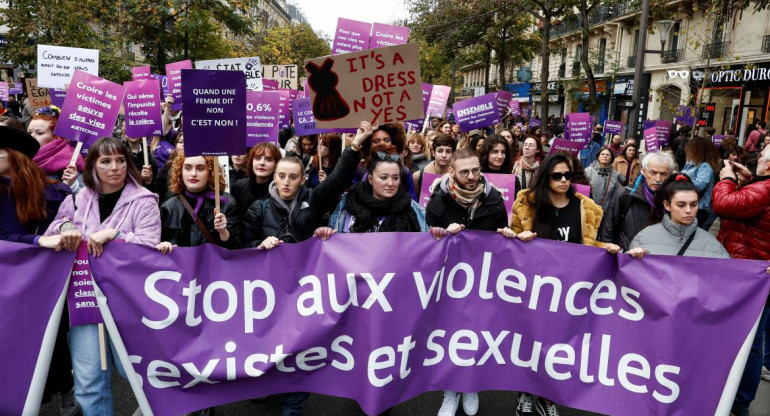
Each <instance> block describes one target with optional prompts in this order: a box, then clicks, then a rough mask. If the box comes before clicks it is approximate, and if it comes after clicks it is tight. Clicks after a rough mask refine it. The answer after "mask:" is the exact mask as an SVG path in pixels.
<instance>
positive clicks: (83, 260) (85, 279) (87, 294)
mask: <svg viewBox="0 0 770 416" xmlns="http://www.w3.org/2000/svg"><path fill="white" fill-rule="evenodd" d="M67 307H68V310H69V314H70V316H69V318H70V326H78V325H88V324H100V323H102V322H103V321H102V315H101V314H100V313H99V307H98V305H97V304H96V294H95V293H94V284H93V278H92V276H91V267H89V264H88V243H87V242H85V241H83V242H82V243H80V246H79V247H78V251H77V252H76V253H75V262H74V264H73V265H72V273H71V274H70V284H69V285H68V286H67Z"/></svg>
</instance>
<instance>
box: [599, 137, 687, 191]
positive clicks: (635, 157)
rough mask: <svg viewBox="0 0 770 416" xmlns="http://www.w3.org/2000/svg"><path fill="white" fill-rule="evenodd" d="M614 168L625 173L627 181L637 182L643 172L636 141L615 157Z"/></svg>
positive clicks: (620, 173) (621, 173)
mask: <svg viewBox="0 0 770 416" xmlns="http://www.w3.org/2000/svg"><path fill="white" fill-rule="evenodd" d="M612 169H614V170H615V172H617V173H618V174H619V175H623V177H624V178H626V183H634V182H636V178H638V177H639V174H640V173H641V172H642V162H641V161H639V152H638V149H637V147H636V143H627V144H626V146H625V147H624V148H623V153H621V154H619V155H618V156H617V157H615V160H614V161H613V162H612ZM672 172H673V171H672Z"/></svg>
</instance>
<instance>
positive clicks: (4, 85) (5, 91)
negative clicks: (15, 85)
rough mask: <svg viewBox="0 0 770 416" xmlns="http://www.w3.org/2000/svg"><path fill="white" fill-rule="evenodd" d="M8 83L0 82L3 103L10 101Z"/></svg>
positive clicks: (0, 97) (0, 96)
mask: <svg viewBox="0 0 770 416" xmlns="http://www.w3.org/2000/svg"><path fill="white" fill-rule="evenodd" d="M10 95H11V94H10V92H9V88H8V83H7V82H0V100H1V101H8V98H9V96H10Z"/></svg>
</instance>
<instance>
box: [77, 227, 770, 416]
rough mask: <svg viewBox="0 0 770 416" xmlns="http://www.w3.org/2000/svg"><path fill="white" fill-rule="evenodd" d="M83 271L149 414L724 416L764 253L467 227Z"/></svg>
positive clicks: (97, 263) (122, 250) (136, 251)
mask: <svg viewBox="0 0 770 416" xmlns="http://www.w3.org/2000/svg"><path fill="white" fill-rule="evenodd" d="M383 252H387V253H388V255H387V256H383V255H382V253H383ZM341 253H355V254H356V255H355V256H349V255H344V254H341ZM287 259H303V261H294V262H291V267H287V261H288V260H287ZM395 259H397V260H396V261H394V260H395ZM91 267H92V270H93V272H94V278H95V283H96V289H97V298H98V300H99V305H100V308H101V310H102V312H103V314H104V317H105V324H106V326H107V328H108V330H109V332H110V336H111V339H112V341H113V342H114V344H115V346H116V349H117V350H118V351H119V352H118V355H119V357H120V358H121V360H122V362H123V364H124V367H125V369H126V371H127V373H128V380H129V381H130V382H131V384H132V387H133V389H134V393H135V395H136V397H137V401H138V402H139V405H140V407H141V409H142V411H143V412H144V413H145V414H150V412H151V411H152V412H153V413H154V414H155V415H158V416H166V415H177V414H181V413H186V412H191V411H194V410H196V409H201V408H206V407H211V406H216V405H219V404H223V403H228V402H233V401H238V400H244V399H248V398H252V397H255V396H264V395H269V394H276V393H281V392H290V391H309V392H315V393H322V394H329V395H335V396H343V397H349V398H352V399H354V400H356V401H358V403H359V404H360V405H361V407H362V408H363V410H364V411H365V412H367V413H368V414H377V413H379V412H380V411H382V410H385V409H386V408H388V407H390V406H393V405H395V404H396V403H399V402H402V401H404V400H407V399H410V398H412V397H414V396H416V395H418V394H421V393H423V392H425V391H435V390H456V391H481V390H497V389H504V390H514V391H527V392H530V393H532V394H536V395H539V396H543V397H548V398H549V399H551V400H553V401H555V402H557V403H560V404H562V405H564V406H568V407H575V408H580V409H586V410H590V411H593V412H599V413H604V414H612V415H617V416H630V415H634V416H635V415H638V414H639V413H640V409H644V411H643V413H645V414H654V415H674V414H681V413H682V411H683V409H686V412H687V413H688V414H693V415H706V414H715V413H719V414H726V413H727V411H728V410H729V408H730V405H731V404H732V400H733V398H734V397H735V391H736V389H737V380H738V379H739V378H740V374H741V373H742V368H743V364H744V363H745V360H746V355H745V354H747V352H748V349H749V347H750V342H749V343H747V344H746V345H745V348H743V351H741V350H742V346H743V345H744V343H746V340H747V338H749V339H753V328H754V326H755V325H756V322H757V318H758V317H759V316H760V313H761V312H762V309H763V307H764V303H765V300H766V298H767V293H768V291H770V279H768V278H767V275H766V273H765V268H766V267H767V262H761V261H747V260H735V259H710V258H699V257H698V258H693V257H677V256H654V255H647V256H645V257H644V259H643V260H637V259H634V258H632V257H630V256H628V255H624V254H621V255H611V254H608V253H607V251H606V250H604V249H601V248H596V247H588V246H583V245H579V244H570V243H563V242H555V241H550V240H545V239H535V240H534V241H531V242H528V243H524V242H521V241H519V240H515V239H506V238H504V237H503V236H501V235H499V234H497V233H490V232H478V231H470V230H465V231H463V232H461V233H459V234H458V235H454V236H450V237H447V238H444V239H442V240H441V241H439V242H436V241H435V239H433V238H432V236H431V235H430V234H429V233H379V234H337V235H335V236H332V237H331V239H329V240H328V241H323V240H321V239H319V238H312V239H309V240H308V241H305V242H302V243H299V244H284V245H281V246H280V247H278V248H276V249H274V250H272V251H264V250H257V249H251V250H237V251H228V250H225V249H223V248H220V247H217V246H214V245H211V244H206V245H203V246H200V247H193V248H188V247H179V248H176V249H175V250H174V252H173V253H171V254H168V255H165V256H163V255H161V254H159V253H158V252H157V250H155V249H153V248H151V247H145V246H141V245H134V244H108V245H107V246H106V247H105V251H104V254H102V256H101V257H99V258H97V259H93V258H92V259H91ZM725 276H730V282H729V283H730V284H725ZM736 299H740V302H736V301H735V300H736ZM108 309H109V312H110V314H106V312H107V311H108ZM704 346H708V348H704ZM129 355H130V356H131V359H130V361H129ZM704 363H708V365H704ZM731 369H732V370H733V371H732V374H733V375H734V376H737V378H735V379H732V380H731V381H730V382H728V376H729V375H730V374H731ZM720 403H721V406H722V407H721V410H720V411H717V409H718V407H719V406H720ZM725 406H726V408H725Z"/></svg>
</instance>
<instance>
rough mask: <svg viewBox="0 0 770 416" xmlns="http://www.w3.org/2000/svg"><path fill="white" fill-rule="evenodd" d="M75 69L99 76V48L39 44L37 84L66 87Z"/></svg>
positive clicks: (40, 85) (59, 87) (45, 86)
mask: <svg viewBox="0 0 770 416" xmlns="http://www.w3.org/2000/svg"><path fill="white" fill-rule="evenodd" d="M75 70H80V71H83V72H87V73H89V74H91V75H94V76H99V51H98V50H97V49H83V48H69V47H66V46H51V45H37V86H38V87H44V88H57V89H61V90H63V89H66V84H69V83H70V79H72V75H73V74H74V73H75Z"/></svg>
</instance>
